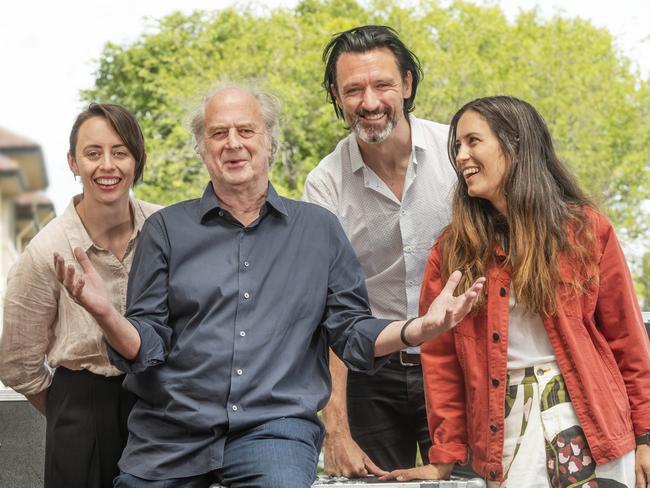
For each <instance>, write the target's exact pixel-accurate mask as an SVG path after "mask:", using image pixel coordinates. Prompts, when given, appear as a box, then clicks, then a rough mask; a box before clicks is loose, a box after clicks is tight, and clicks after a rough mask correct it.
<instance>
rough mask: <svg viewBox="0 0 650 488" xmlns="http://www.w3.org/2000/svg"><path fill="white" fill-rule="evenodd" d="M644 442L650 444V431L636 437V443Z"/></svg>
mask: <svg viewBox="0 0 650 488" xmlns="http://www.w3.org/2000/svg"><path fill="white" fill-rule="evenodd" d="M644 444H650V432H646V433H645V434H643V435H640V436H639V437H637V438H636V445H637V446H642V445H644Z"/></svg>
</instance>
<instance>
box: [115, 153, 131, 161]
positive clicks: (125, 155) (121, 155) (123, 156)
mask: <svg viewBox="0 0 650 488" xmlns="http://www.w3.org/2000/svg"><path fill="white" fill-rule="evenodd" d="M129 156H130V154H129V153H128V152H126V151H115V152H114V153H113V157H116V158H119V159H125V158H128V157H129Z"/></svg>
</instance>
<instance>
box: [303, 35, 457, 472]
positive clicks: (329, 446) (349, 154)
mask: <svg viewBox="0 0 650 488" xmlns="http://www.w3.org/2000/svg"><path fill="white" fill-rule="evenodd" d="M323 59H324V60H325V62H326V68H325V77H324V81H323V86H324V88H325V89H326V90H327V93H328V96H329V100H330V101H331V103H332V104H333V106H334V110H335V111H336V114H337V116H338V117H339V118H342V119H343V120H344V121H345V123H346V125H347V127H348V128H350V129H351V134H350V135H349V136H348V137H346V138H345V139H343V140H342V141H340V142H339V143H338V145H337V146H336V148H335V150H334V151H333V152H332V153H331V154H329V155H328V156H327V157H325V158H324V159H323V160H322V161H321V162H320V164H319V165H318V166H317V167H316V168H315V169H314V170H313V171H312V172H311V173H310V174H309V176H308V177H307V180H306V182H305V187H304V193H303V199H304V200H307V201H310V202H313V203H317V204H320V205H322V206H323V207H325V208H327V209H329V210H330V211H332V212H333V213H334V214H336V215H337V216H338V218H339V220H340V222H341V224H342V226H343V229H344V230H345V232H346V234H347V236H348V238H349V239H350V241H351V242H352V246H353V247H354V250H355V252H356V254H357V256H358V258H359V260H360V262H361V265H362V267H363V270H364V272H365V274H366V285H367V288H368V293H369V296H370V305H371V308H372V312H373V314H374V315H375V316H377V317H382V318H393V319H406V318H409V317H416V316H417V315H418V300H419V291H420V281H421V279H422V273H423V270H424V265H425V262H426V258H427V255H428V253H429V250H430V249H431V246H432V245H433V242H434V241H435V239H436V238H437V237H438V234H439V233H440V231H441V230H442V229H443V228H444V227H445V226H446V225H447V223H448V222H449V219H450V208H451V190H452V187H453V185H454V183H455V181H456V175H455V172H454V170H453V168H452V166H451V164H450V163H449V159H448V156H447V132H448V127H447V126H446V125H442V124H438V123H435V122H430V121H426V120H421V119H417V118H415V117H413V116H412V115H410V112H411V111H412V110H413V108H414V100H415V94H416V90H417V87H418V83H419V81H420V79H421V77H422V71H421V68H420V64H419V61H418V59H417V57H416V56H415V55H414V54H413V53H412V52H411V51H410V50H409V49H408V48H407V47H406V46H405V45H404V44H403V43H402V42H401V40H400V39H399V37H398V36H397V33H396V32H395V31H394V30H393V29H391V28H390V27H385V26H372V25H368V26H362V27H356V28H354V29H351V30H349V31H346V32H343V33H340V34H337V35H335V36H334V37H333V38H332V40H331V41H330V43H329V44H328V45H327V46H326V48H325V51H324V54H323ZM330 371H331V374H332V383H333V386H332V397H331V399H330V402H329V404H328V406H327V407H326V408H325V410H324V411H323V420H324V422H325V424H326V429H327V434H326V439H325V447H324V449H325V471H326V472H327V473H328V474H332V475H343V476H348V477H357V476H365V475H367V474H369V473H372V474H376V475H380V474H382V473H384V471H383V470H387V471H390V470H393V469H397V468H405V467H412V466H414V465H415V461H416V450H417V448H418V446H419V450H420V454H421V456H422V460H423V461H424V463H427V461H428V455H427V453H428V449H429V447H430V446H431V441H430V439H429V432H428V428H427V418H426V410H425V400H424V394H423V388H422V369H421V367H420V356H419V348H418V347H410V348H408V349H406V350H403V351H401V352H400V353H395V354H394V355H393V357H392V358H391V362H390V364H389V365H387V366H385V367H384V368H382V369H381V370H380V371H379V372H378V373H376V374H375V375H374V376H363V375H359V374H358V373H355V372H352V371H350V372H348V371H347V369H346V368H345V366H344V365H343V363H342V362H341V361H340V360H339V359H338V358H337V357H335V356H334V355H332V354H330Z"/></svg>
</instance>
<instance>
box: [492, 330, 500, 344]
mask: <svg viewBox="0 0 650 488" xmlns="http://www.w3.org/2000/svg"><path fill="white" fill-rule="evenodd" d="M500 338H501V336H500V335H499V333H498V332H494V333H493V334H492V340H493V341H494V342H499V339H500Z"/></svg>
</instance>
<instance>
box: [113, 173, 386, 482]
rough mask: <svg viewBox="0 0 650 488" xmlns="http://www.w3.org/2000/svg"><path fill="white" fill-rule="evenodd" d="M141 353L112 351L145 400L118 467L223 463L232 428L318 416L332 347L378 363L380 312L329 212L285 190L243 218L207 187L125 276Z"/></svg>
mask: <svg viewBox="0 0 650 488" xmlns="http://www.w3.org/2000/svg"><path fill="white" fill-rule="evenodd" d="M126 317H127V319H128V320H129V321H130V322H131V323H132V324H133V326H134V327H135V328H136V329H137V330H138V332H139V334H140V337H141V340H142V345H141V347H140V352H139V355H138V357H137V358H136V359H135V360H134V361H132V362H129V361H126V360H125V359H124V358H122V357H121V356H119V355H118V354H117V353H116V352H115V351H111V359H112V360H113V362H114V364H115V365H116V366H118V367H119V368H120V369H121V370H123V371H125V372H127V373H131V374H129V375H128V376H127V378H126V380H125V385H126V388H127V389H128V390H130V391H132V392H133V393H135V394H136V395H137V396H138V397H139V401H138V402H137V403H136V405H135V407H134V409H133V411H132V413H131V416H130V417H129V431H130V434H131V435H130V436H129V441H128V444H127V447H126V449H125V451H124V454H123V456H122V459H121V461H120V468H121V469H122V470H123V471H125V472H127V473H130V474H133V475H136V476H140V477H143V478H147V479H164V478H176V477H186V476H192V475H197V474H201V473H205V472H208V471H211V470H214V469H218V468H220V467H221V466H222V458H223V449H224V444H225V441H226V438H227V436H228V435H229V434H232V433H237V432H240V431H242V430H245V429H248V428H251V427H254V426H256V425H259V424H261V423H263V422H266V421H269V420H272V419H277V418H281V417H300V418H305V419H310V420H312V421H314V422H318V419H317V416H316V412H317V411H318V410H319V409H321V408H322V407H323V406H324V405H325V403H326V402H327V399H328V396H329V393H330V376H329V371H328V367H327V347H328V345H329V346H331V347H332V348H333V349H334V351H336V353H337V354H338V355H339V356H340V357H341V358H342V359H343V360H344V361H345V362H346V364H347V365H348V367H349V368H351V369H353V370H358V371H366V372H373V371H374V370H376V368H377V367H378V366H380V365H381V363H382V361H377V362H375V361H374V358H373V356H374V342H375V339H376V338H377V335H378V334H379V332H380V331H381V330H382V329H383V328H384V327H385V326H386V325H387V323H388V321H387V320H378V319H375V318H373V317H372V316H371V314H370V309H369V306H368V299H367V293H366V289H365V284H364V275H363V272H362V270H361V267H360V265H359V262H358V261H357V258H356V257H355V254H354V251H353V250H352V247H351V246H350V243H349V242H348V240H347V238H346V237H345V234H344V232H343V230H342V228H341V226H340V224H339V223H338V220H337V219H336V217H335V216H334V215H333V214H331V213H330V212H329V211H327V210H325V209H323V208H321V207H318V206H317V205H312V204H309V203H304V202H297V201H293V200H289V199H286V198H282V197H279V196H278V195H277V193H276V192H275V190H274V189H273V187H272V186H271V185H269V189H268V195H267V201H266V204H265V205H264V206H263V207H262V209H261V211H260V216H259V218H258V219H257V220H256V221H255V222H253V223H252V224H251V225H249V226H248V227H244V226H242V225H241V224H240V223H239V222H238V221H236V220H235V219H234V218H233V217H232V216H231V215H230V214H229V213H228V212H227V211H226V210H225V209H223V208H221V207H220V205H219V201H218V199H217V197H216V195H215V193H214V191H213V189H212V185H211V184H209V185H208V187H207V189H206V191H205V193H204V194H203V197H202V198H201V199H197V200H190V201H187V202H182V203H179V204H176V205H172V206H170V207H167V208H165V209H163V210H160V211H159V212H157V213H155V214H154V215H152V216H151V217H150V218H149V219H148V220H147V222H146V223H145V225H144V227H143V229H142V232H141V234H140V241H139V243H138V248H137V251H136V254H135V257H134V261H133V266H132V268H131V274H130V279H129V289H128V303H127V313H126Z"/></svg>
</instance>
